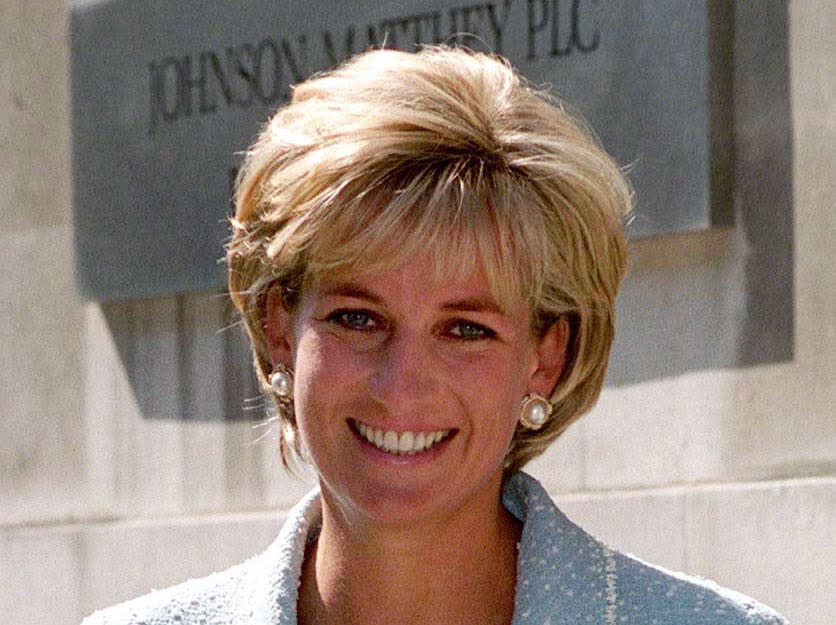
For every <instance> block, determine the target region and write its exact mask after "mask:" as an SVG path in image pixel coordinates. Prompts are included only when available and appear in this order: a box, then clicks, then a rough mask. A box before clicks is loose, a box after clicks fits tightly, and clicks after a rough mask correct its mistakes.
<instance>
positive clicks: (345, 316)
mask: <svg viewBox="0 0 836 625" xmlns="http://www.w3.org/2000/svg"><path fill="white" fill-rule="evenodd" d="M328 321H330V322H331V323H335V324H337V325H339V326H341V327H343V328H346V329H348V330H361V331H369V330H374V329H376V328H377V327H378V325H379V324H378V322H377V321H376V320H375V319H374V318H373V317H372V315H370V314H369V313H367V312H365V311H362V310H335V311H334V312H332V313H331V314H330V315H328Z"/></svg>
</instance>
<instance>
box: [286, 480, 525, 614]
mask: <svg viewBox="0 0 836 625" xmlns="http://www.w3.org/2000/svg"><path fill="white" fill-rule="evenodd" d="M495 490H496V492H495V493H491V494H492V495H493V496H492V498H491V499H489V500H487V501H486V504H487V503H488V502H490V505H479V506H476V505H471V506H466V507H463V508H462V509H460V510H456V511H453V512H451V513H449V514H447V515H443V516H438V517H435V518H433V519H428V520H425V521H422V522H420V523H414V522H413V523H410V524H407V525H381V524H379V523H375V522H372V521H369V520H367V519H360V520H358V519H355V518H347V517H346V516H345V515H344V514H342V513H341V512H340V510H341V508H340V507H338V506H337V505H336V502H335V501H333V500H332V498H331V497H330V496H328V494H327V492H326V491H325V490H324V489H323V497H322V530H321V533H320V535H319V538H318V540H317V542H316V543H315V544H314V545H313V546H312V547H311V548H310V550H309V552H308V553H307V554H306V556H305V563H304V566H303V572H302V585H301V588H300V593H299V623H300V625H308V624H312V623H318V624H324V625H344V624H347V623H364V624H368V625H374V624H376V623H387V624H390V623H408V624H416V625H417V624H419V623H420V624H429V623H462V624H468V623H480V624H493V623H496V624H497V625H499V624H502V625H508V624H509V623H511V620H512V617H513V608H514V584H515V580H516V545H517V542H518V541H519V537H520V531H521V527H520V524H519V522H518V521H517V520H516V519H515V518H514V517H513V516H512V515H511V514H510V513H509V512H508V511H507V510H505V508H504V507H503V506H502V505H501V503H500V501H499V486H497V488H496V489H495Z"/></svg>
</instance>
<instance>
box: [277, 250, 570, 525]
mask: <svg viewBox="0 0 836 625" xmlns="http://www.w3.org/2000/svg"><path fill="white" fill-rule="evenodd" d="M433 275H434V272H433V268H432V264H431V261H430V260H429V259H424V260H420V261H417V262H414V263H410V264H408V265H406V266H404V267H401V268H398V269H394V270H386V271H381V272H378V273H372V274H360V275H353V276H346V277H341V278H339V279H333V280H324V281H322V282H321V283H320V284H318V285H317V286H316V287H311V288H309V289H307V290H306V291H305V292H303V294H302V297H301V298H300V301H299V305H298V307H297V309H296V311H295V312H294V313H293V314H289V313H287V312H286V311H284V310H283V309H282V308H281V306H280V304H278V303H277V301H278V298H268V311H267V335H268V343H269V344H270V347H271V356H272V357H273V361H274V363H276V362H283V363H285V364H288V365H290V366H292V367H293V369H294V371H295V385H294V395H295V406H296V416H297V420H298V424H299V429H300V433H301V436H302V439H303V441H304V444H305V446H306V447H307V449H308V451H309V454H310V457H311V459H312V461H313V463H314V465H315V466H316V469H317V471H318V473H319V476H320V481H321V485H322V488H323V492H324V495H325V496H326V497H328V498H329V499H330V500H331V501H335V502H338V503H339V506H340V508H341V511H342V512H343V513H344V514H346V515H348V517H349V518H354V519H355V520H362V519H365V520H374V521H377V522H383V523H393V524H400V523H414V522H415V521H416V520H419V519H421V518H430V517H431V516H432V515H438V514H442V515H443V514H449V513H453V512H455V511H456V510H459V509H461V508H462V507H466V506H496V505H498V495H499V489H500V486H501V476H502V467H503V459H504V456H505V454H506V451H507V449H508V445H509V443H510V441H511V437H512V435H513V433H514V428H515V426H516V423H517V419H518V417H519V405H520V401H521V399H522V397H523V396H524V395H525V394H526V393H528V392H530V391H537V392H540V393H541V394H544V395H548V393H549V392H550V391H551V389H552V387H553V386H554V384H555V382H556V380H557V377H558V376H559V375H560V371H561V369H562V366H563V359H564V355H565V343H566V339H567V338H568V337H566V336H563V333H564V327H565V324H563V325H561V324H556V325H555V326H554V327H553V328H552V329H551V330H550V331H549V332H548V333H547V334H546V336H545V337H544V338H542V339H538V338H536V337H534V336H532V333H531V330H530V328H531V313H530V311H529V310H528V307H527V305H526V303H525V301H524V300H523V299H522V298H519V300H518V301H515V302H513V305H512V306H511V307H510V308H507V309H506V308H502V307H500V305H499V304H498V303H497V301H496V300H495V299H494V297H493V295H492V294H491V290H490V287H489V283H488V281H487V279H486V277H485V275H484V273H483V272H482V271H475V272H474V273H473V274H472V275H470V276H469V277H468V278H466V279H460V280H445V281H436V280H435V279H434V278H433Z"/></svg>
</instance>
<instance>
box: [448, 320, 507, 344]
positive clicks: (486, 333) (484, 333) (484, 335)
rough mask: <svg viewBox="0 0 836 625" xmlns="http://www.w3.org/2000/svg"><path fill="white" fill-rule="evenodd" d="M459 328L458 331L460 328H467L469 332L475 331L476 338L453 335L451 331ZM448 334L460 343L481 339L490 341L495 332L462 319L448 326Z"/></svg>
mask: <svg viewBox="0 0 836 625" xmlns="http://www.w3.org/2000/svg"><path fill="white" fill-rule="evenodd" d="M456 328H459V329H460V331H461V329H462V328H468V329H469V330H475V331H476V332H477V333H478V335H477V336H469V337H468V336H464V334H463V333H462V334H453V330H455V329H456ZM448 333H449V334H451V335H453V336H454V337H456V338H457V339H458V340H460V341H478V340H482V339H492V338H494V337H495V336H496V332H494V331H493V330H491V329H490V328H486V327H485V326H483V325H481V324H479V323H474V322H473V321H465V320H464V319H457V320H455V321H453V322H452V323H451V324H450V329H449V331H448Z"/></svg>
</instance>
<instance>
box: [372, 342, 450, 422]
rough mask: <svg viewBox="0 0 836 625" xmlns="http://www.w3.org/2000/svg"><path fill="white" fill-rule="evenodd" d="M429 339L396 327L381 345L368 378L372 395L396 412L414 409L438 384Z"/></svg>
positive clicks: (410, 411) (395, 413)
mask: <svg viewBox="0 0 836 625" xmlns="http://www.w3.org/2000/svg"><path fill="white" fill-rule="evenodd" d="M438 367H439V363H438V362H437V361H436V360H435V358H434V357H433V350H432V344H431V339H429V338H422V337H420V336H419V335H417V334H416V333H411V332H408V331H399V332H396V333H395V334H393V335H392V336H391V337H390V338H389V340H388V341H387V342H386V343H385V345H383V346H381V349H380V352H379V355H378V358H377V362H376V363H375V366H374V369H373V372H372V375H371V377H370V380H369V391H370V393H371V396H372V398H373V399H375V400H376V401H377V402H379V403H381V404H383V405H384V406H385V407H386V408H387V409H388V411H389V412H391V413H392V414H394V415H399V416H410V414H412V413H417V412H418V411H419V410H420V409H421V407H422V406H426V404H427V400H428V399H430V398H432V397H433V394H434V393H435V391H436V390H437V388H438V375H439V370H438Z"/></svg>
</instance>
